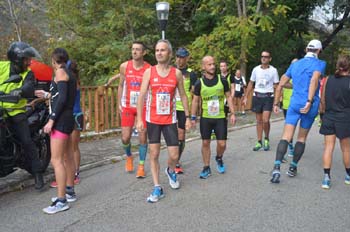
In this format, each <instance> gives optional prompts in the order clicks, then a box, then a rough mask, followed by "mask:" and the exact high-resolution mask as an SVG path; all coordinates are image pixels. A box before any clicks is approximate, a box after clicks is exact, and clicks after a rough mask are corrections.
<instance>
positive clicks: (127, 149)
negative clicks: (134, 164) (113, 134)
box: [123, 143, 131, 156]
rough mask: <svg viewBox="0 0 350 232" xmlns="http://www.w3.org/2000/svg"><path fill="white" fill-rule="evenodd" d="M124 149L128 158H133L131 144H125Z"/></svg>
mask: <svg viewBox="0 0 350 232" xmlns="http://www.w3.org/2000/svg"><path fill="white" fill-rule="evenodd" d="M123 149H124V151H125V154H126V155H127V156H131V144H130V143H128V144H124V143H123Z"/></svg>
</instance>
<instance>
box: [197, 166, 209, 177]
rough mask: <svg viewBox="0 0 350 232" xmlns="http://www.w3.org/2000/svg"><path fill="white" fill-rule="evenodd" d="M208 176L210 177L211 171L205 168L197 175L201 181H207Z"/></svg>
mask: <svg viewBox="0 0 350 232" xmlns="http://www.w3.org/2000/svg"><path fill="white" fill-rule="evenodd" d="M209 176H211V170H210V167H205V168H203V170H202V171H201V173H200V174H199V178H201V179H207V178H208V177H209Z"/></svg>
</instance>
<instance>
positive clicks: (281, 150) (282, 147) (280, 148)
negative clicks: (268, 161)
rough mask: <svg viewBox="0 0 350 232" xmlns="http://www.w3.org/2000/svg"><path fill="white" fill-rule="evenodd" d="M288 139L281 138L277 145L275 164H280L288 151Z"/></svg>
mask: <svg viewBox="0 0 350 232" xmlns="http://www.w3.org/2000/svg"><path fill="white" fill-rule="evenodd" d="M287 148H288V141H287V140H284V139H281V140H280V142H279V143H278V145H277V150H276V159H275V165H280V164H281V163H282V159H283V157H284V155H285V154H286V153H287Z"/></svg>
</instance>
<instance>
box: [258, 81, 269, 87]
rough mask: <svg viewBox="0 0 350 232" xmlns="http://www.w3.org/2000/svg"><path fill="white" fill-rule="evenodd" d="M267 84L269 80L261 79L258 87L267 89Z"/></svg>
mask: <svg viewBox="0 0 350 232" xmlns="http://www.w3.org/2000/svg"><path fill="white" fill-rule="evenodd" d="M266 85H267V80H266V79H260V80H259V82H258V88H260V89H265V87H266Z"/></svg>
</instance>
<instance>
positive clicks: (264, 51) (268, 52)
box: [261, 50, 272, 57]
mask: <svg viewBox="0 0 350 232" xmlns="http://www.w3.org/2000/svg"><path fill="white" fill-rule="evenodd" d="M263 52H267V53H269V56H270V57H271V56H272V54H271V52H270V51H269V50H262V52H261V53H263Z"/></svg>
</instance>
